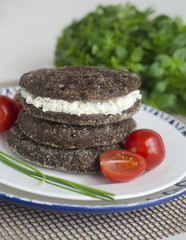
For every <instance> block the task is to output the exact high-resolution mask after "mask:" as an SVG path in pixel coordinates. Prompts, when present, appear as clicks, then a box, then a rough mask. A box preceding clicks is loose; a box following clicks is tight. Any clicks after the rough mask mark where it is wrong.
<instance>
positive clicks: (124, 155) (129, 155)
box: [100, 149, 147, 182]
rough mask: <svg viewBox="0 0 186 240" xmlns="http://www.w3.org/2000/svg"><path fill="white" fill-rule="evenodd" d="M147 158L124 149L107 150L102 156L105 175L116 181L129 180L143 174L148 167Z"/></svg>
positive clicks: (102, 167)
mask: <svg viewBox="0 0 186 240" xmlns="http://www.w3.org/2000/svg"><path fill="white" fill-rule="evenodd" d="M146 166H147V163H146V160H145V159H144V158H143V157H142V156H140V155H139V154H137V153H133V152H131V151H128V150H124V149H113V150H109V151H106V152H104V153H102V154H101V156H100V168H101V171H102V173H103V175H104V176H105V177H107V178H109V179H111V180H113V181H115V182H127V181H130V180H132V179H134V178H136V177H137V176H139V175H141V174H142V173H143V172H144V171H145V169H146Z"/></svg>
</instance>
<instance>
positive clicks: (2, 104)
mask: <svg viewBox="0 0 186 240" xmlns="http://www.w3.org/2000/svg"><path fill="white" fill-rule="evenodd" d="M17 114H18V110H17V106H16V104H15V102H14V100H13V99H11V98H9V97H7V96H2V95H1V96H0V132H4V131H6V130H7V129H8V128H9V127H10V126H11V125H12V124H13V123H14V122H15V120H16V119H17Z"/></svg>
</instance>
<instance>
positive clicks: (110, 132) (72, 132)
mask: <svg viewBox="0 0 186 240" xmlns="http://www.w3.org/2000/svg"><path fill="white" fill-rule="evenodd" d="M18 125H19V127H20V129H21V130H22V132H24V133H25V134H26V135H27V136H28V137H29V138H31V139H33V140H34V141H36V142H38V143H41V144H44V145H49V146H52V147H57V148H68V149H74V148H89V147H98V146H107V145H113V144H117V143H120V142H121V143H124V142H125V139H126V137H127V136H128V135H129V133H131V132H132V131H133V130H134V128H135V127H136V123H135V121H134V120H133V119H132V118H129V119H127V120H124V121H120V122H116V123H112V124H107V125H99V126H90V125H86V126H79V125H67V124H63V123H57V122H51V121H46V120H41V119H38V118H34V117H32V116H31V115H29V114H28V113H27V112H25V111H23V110H22V111H21V112H20V113H19V116H18Z"/></svg>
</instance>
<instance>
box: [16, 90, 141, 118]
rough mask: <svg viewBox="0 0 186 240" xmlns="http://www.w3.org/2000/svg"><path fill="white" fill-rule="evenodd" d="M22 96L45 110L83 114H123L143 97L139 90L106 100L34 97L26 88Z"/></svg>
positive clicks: (22, 91) (29, 102)
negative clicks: (68, 99) (67, 99)
mask: <svg viewBox="0 0 186 240" xmlns="http://www.w3.org/2000/svg"><path fill="white" fill-rule="evenodd" d="M20 93H21V95H22V97H23V98H24V99H25V100H26V103H27V104H32V105H34V106H35V107H36V108H41V109H42V111H43V112H47V111H51V112H63V113H68V114H75V115H78V116H81V115H82V114H87V115H91V114H105V115H108V114H112V115H114V114H120V115H121V114H122V111H123V110H127V109H128V108H130V107H132V106H133V105H134V103H135V102H136V101H137V100H138V99H141V98H142V96H141V94H140V91H139V90H135V91H133V92H131V93H130V94H128V95H126V96H124V97H116V98H110V99H108V100H104V101H96V100H94V101H72V102H70V101H64V100H62V99H50V98H42V97H34V96H33V95H32V94H31V93H29V92H28V91H26V90H25V89H24V88H21V89H20Z"/></svg>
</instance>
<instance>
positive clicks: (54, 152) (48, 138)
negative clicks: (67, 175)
mask: <svg viewBox="0 0 186 240" xmlns="http://www.w3.org/2000/svg"><path fill="white" fill-rule="evenodd" d="M20 86H21V88H20V90H19V91H18V94H17V100H18V101H19V103H20V104H21V105H22V106H23V109H22V110H21V112H20V113H19V116H18V120H17V122H16V124H14V125H13V126H12V127H11V128H10V129H9V131H8V132H7V142H8V145H9V147H10V148H11V149H12V150H13V151H14V152H16V153H17V154H18V155H19V156H21V157H22V158H23V159H25V160H27V161H29V162H31V163H34V164H37V165H40V166H43V167H48V168H53V169H58V170H62V171H66V172H74V173H95V172H99V171H100V167H99V156H100V154H101V153H103V152H104V151H107V150H110V149H118V148H122V147H123V145H124V143H125V139H126V137H127V136H128V134H129V133H130V132H131V131H133V130H134V129H135V128H136V123H135V121H134V120H133V119H132V118H131V117H132V116H133V115H134V114H135V113H136V112H137V111H138V110H139V108H140V105H141V95H140V92H139V90H138V88H139V86H140V80H139V78H138V77H137V76H136V75H135V74H133V73H131V72H129V71H126V70H123V69H109V68H101V67H91V66H65V67H61V68H58V69H39V70H36V71H31V72H29V73H26V74H24V75H23V76H22V77H21V79H20Z"/></svg>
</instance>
